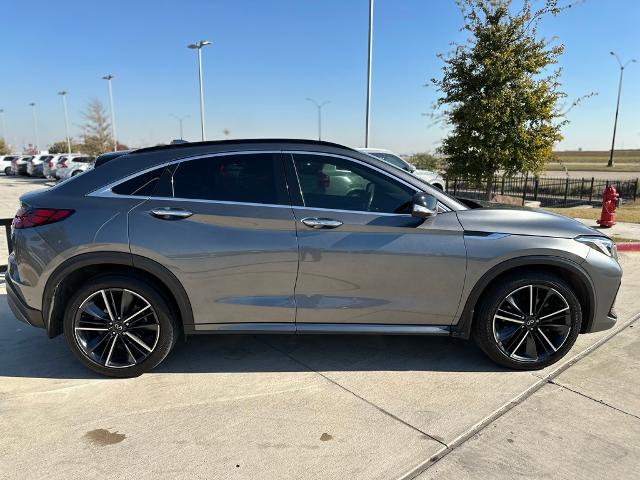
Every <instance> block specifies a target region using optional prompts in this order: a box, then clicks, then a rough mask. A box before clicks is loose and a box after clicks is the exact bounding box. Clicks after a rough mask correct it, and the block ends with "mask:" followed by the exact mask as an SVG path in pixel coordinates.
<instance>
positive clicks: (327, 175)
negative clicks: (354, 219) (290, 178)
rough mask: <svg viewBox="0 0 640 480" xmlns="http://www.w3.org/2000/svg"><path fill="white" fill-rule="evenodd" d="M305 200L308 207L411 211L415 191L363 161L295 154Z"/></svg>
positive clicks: (367, 210) (366, 210)
mask: <svg viewBox="0 0 640 480" xmlns="http://www.w3.org/2000/svg"><path fill="white" fill-rule="evenodd" d="M294 161H295V165H296V170H297V173H298V179H299V180H300V189H301V191H302V196H303V198H304V204H305V206H307V207H311V208H330V209H334V210H356V211H361V212H379V213H410V211H411V200H412V198H413V194H414V192H415V190H414V189H412V188H411V187H408V186H405V185H403V184H401V183H400V182H397V181H395V180H393V179H392V178H390V177H389V176H387V175H385V174H382V173H379V172H377V171H375V170H373V169H371V168H369V167H367V166H365V165H361V164H359V163H356V162H351V161H348V160H343V159H340V158H335V157H328V156H323V155H302V154H300V155H294Z"/></svg>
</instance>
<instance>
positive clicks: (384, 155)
mask: <svg viewBox="0 0 640 480" xmlns="http://www.w3.org/2000/svg"><path fill="white" fill-rule="evenodd" d="M358 151H360V152H362V153H366V154H368V155H371V156H373V157H376V158H377V159H379V160H382V161H383V162H387V163H389V164H391V165H393V166H394V167H398V168H401V169H402V170H406V171H407V172H409V173H411V174H412V175H414V176H416V177H418V178H420V179H421V180H424V181H425V182H429V183H430V184H431V185H433V186H434V187H436V188H439V189H440V190H444V187H445V181H444V178H443V177H442V175H440V174H439V173H438V172H432V171H430V170H418V169H417V168H416V167H415V166H414V165H411V164H410V163H409V162H407V161H406V160H403V159H402V158H401V157H400V156H399V155H397V154H395V153H393V152H392V151H391V150H385V149H384V148H358Z"/></svg>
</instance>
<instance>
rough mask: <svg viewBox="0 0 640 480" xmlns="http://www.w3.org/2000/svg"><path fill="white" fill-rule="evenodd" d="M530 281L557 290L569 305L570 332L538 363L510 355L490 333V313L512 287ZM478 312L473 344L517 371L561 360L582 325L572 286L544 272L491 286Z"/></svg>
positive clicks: (519, 286) (491, 325) (491, 320)
mask: <svg viewBox="0 0 640 480" xmlns="http://www.w3.org/2000/svg"><path fill="white" fill-rule="evenodd" d="M531 284H534V285H540V286H545V287H550V288H553V289H555V290H557V291H558V293H560V294H561V295H562V296H563V297H564V298H565V300H566V301H567V303H568V304H569V308H570V312H571V331H570V333H569V336H568V337H567V339H566V340H565V342H564V344H563V345H562V346H561V347H560V348H559V349H558V351H557V352H555V353H553V354H552V355H551V356H550V357H549V358H547V359H546V360H544V361H541V362H521V361H518V360H514V359H513V358H510V357H509V356H508V355H507V354H505V353H504V352H503V351H502V349H501V348H500V347H499V346H498V344H497V341H496V340H495V337H494V335H493V316H494V315H495V313H496V310H497V309H498V307H499V306H500V304H501V303H502V301H503V300H504V299H505V298H506V297H507V296H508V295H509V294H510V293H511V292H513V291H514V290H516V289H518V288H521V287H525V286H527V285H531ZM478 313H479V315H478V318H477V319H476V321H475V322H474V326H475V328H474V339H475V340H476V343H478V345H479V346H480V348H481V349H482V350H483V351H484V352H485V353H486V354H487V355H488V356H489V357H490V358H491V359H492V360H494V361H495V362H497V363H499V364H501V365H503V366H506V367H508V368H513V369H517V370H540V369H542V368H545V367H547V366H549V365H551V364H553V363H555V362H557V361H558V360H560V359H561V358H562V357H564V356H565V355H566V354H567V352H568V351H569V350H570V349H571V347H573V344H574V343H575V341H576V339H577V338H578V334H579V333H580V327H581V325H582V309H581V307H580V302H579V301H578V298H577V297H576V295H575V293H574V292H573V290H572V289H571V287H570V286H569V285H568V284H567V283H565V282H564V281H562V280H560V279H558V278H555V277H553V276H551V275H543V274H537V275H529V276H525V277H524V278H522V277H520V278H511V279H509V280H506V281H502V282H501V283H500V285H498V286H496V287H495V288H493V289H492V290H491V291H490V292H489V293H488V295H486V296H485V298H484V301H483V302H482V304H481V306H480V309H479V312H478Z"/></svg>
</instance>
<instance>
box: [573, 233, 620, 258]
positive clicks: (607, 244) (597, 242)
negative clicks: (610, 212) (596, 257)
mask: <svg viewBox="0 0 640 480" xmlns="http://www.w3.org/2000/svg"><path fill="white" fill-rule="evenodd" d="M576 241H577V242H580V243H584V244H585V245H588V246H589V247H591V248H593V249H595V250H597V251H599V252H600V253H604V254H605V255H607V256H608V257H613V258H618V250H617V249H616V244H615V243H614V242H613V240H611V239H610V238H608V237H600V236H588V235H585V236H582V237H576Z"/></svg>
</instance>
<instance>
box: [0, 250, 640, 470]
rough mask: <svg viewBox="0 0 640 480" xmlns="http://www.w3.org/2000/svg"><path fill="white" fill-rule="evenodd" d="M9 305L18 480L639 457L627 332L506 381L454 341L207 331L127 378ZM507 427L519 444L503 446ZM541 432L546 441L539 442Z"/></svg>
mask: <svg viewBox="0 0 640 480" xmlns="http://www.w3.org/2000/svg"><path fill="white" fill-rule="evenodd" d="M622 263H623V266H624V268H625V278H624V284H623V287H622V290H621V292H620V296H619V302H618V305H617V308H618V311H619V313H620V316H621V323H623V322H625V321H628V320H629V319H630V318H631V317H632V315H634V314H636V313H637V312H640V297H639V296H638V295H637V292H638V291H640V290H639V289H640V255H637V254H629V255H623V256H622ZM0 288H2V287H0ZM2 293H3V292H2V291H0V418H2V422H1V423H0V478H3V479H5V478H7V479H13V478H16V479H17V478H25V477H28V478H45V477H46V478H52V479H57V478H59V479H69V478H149V479H151V478H153V479H159V478H171V479H175V478H207V479H211V478H225V479H226V478H247V479H249V478H251V479H255V478H292V479H293V478H314V479H316V478H317V479H344V478H349V479H376V478H380V479H383V478H411V477H415V476H416V475H419V474H422V475H426V476H427V477H426V478H428V476H429V475H432V476H434V475H435V474H434V472H440V473H441V474H440V475H435V476H437V477H438V478H459V477H462V478H464V475H467V476H472V475H473V476H475V478H480V476H481V475H480V474H477V472H478V471H481V470H478V469H481V468H483V465H484V464H485V463H491V462H496V461H497V462H498V463H497V465H507V466H508V465H513V468H514V470H508V468H507V466H503V467H502V473H504V472H509V473H511V474H514V472H515V473H517V474H518V475H525V474H527V472H533V477H536V476H537V473H540V475H542V473H544V472H547V470H546V469H547V467H549V466H553V468H555V469H556V471H557V469H559V468H561V466H558V465H557V462H558V461H559V459H560V458H563V456H562V455H560V453H561V452H560V451H558V450H559V448H557V449H551V448H550V447H548V446H545V445H546V443H548V441H549V438H556V437H555V436H561V437H563V439H564V440H565V441H566V442H568V444H569V445H570V446H571V449H570V450H567V452H569V453H571V454H572V455H573V456H572V455H566V456H564V458H565V461H566V462H567V464H566V466H564V468H565V470H563V472H569V473H571V472H574V473H578V474H579V473H580V472H582V470H579V468H580V465H578V463H580V462H583V463H584V460H583V459H582V457H580V456H575V455H576V454H575V451H576V450H579V446H580V445H582V446H583V447H584V449H585V452H584V455H588V454H589V450H588V449H587V448H586V447H587V446H590V445H595V446H596V447H597V448H599V449H600V450H598V451H597V452H596V453H594V454H593V459H594V460H593V462H592V463H591V464H589V465H591V467H593V469H595V470H592V471H593V472H595V473H594V476H595V475H598V476H613V475H614V474H615V475H618V476H617V478H621V477H624V474H626V473H629V470H628V469H629V468H631V466H632V463H633V461H634V458H637V454H638V453H639V452H638V451H637V450H636V446H637V443H636V442H637V436H638V435H640V428H636V427H635V424H634V423H631V421H632V420H633V422H637V420H636V419H635V418H634V417H632V416H630V415H629V414H633V415H637V409H638V405H637V403H634V402H636V400H635V392H637V391H638V377H637V376H636V372H637V369H634V366H635V364H633V363H629V364H627V363H626V362H627V360H628V359H629V358H632V359H633V358H635V361H637V360H638V357H634V356H633V355H635V354H634V353H633V352H634V351H635V350H633V349H634V348H635V349H636V350H637V348H636V347H629V346H624V345H623V346H621V347H620V348H622V349H623V350H624V349H625V348H626V349H630V353H629V355H627V356H626V357H621V356H620V354H619V353H618V352H617V350H613V351H611V352H609V351H607V350H605V348H606V347H607V346H609V345H610V344H611V345H612V346H615V344H614V343H612V342H613V340H612V341H611V343H605V344H604V345H605V346H602V347H600V348H599V349H597V350H595V351H593V352H590V349H591V348H593V345H594V344H596V343H597V342H599V341H602V340H603V339H604V338H606V337H607V336H608V335H610V334H611V332H603V333H599V334H592V335H582V336H580V337H579V339H578V343H577V344H576V346H575V347H574V349H573V350H572V351H571V353H570V355H569V356H568V357H567V358H566V360H565V361H564V362H563V363H562V364H561V365H560V366H558V365H556V366H555V367H549V369H547V370H543V371H541V372H536V373H535V374H533V373H528V372H513V371H507V370H504V369H501V368H500V367H497V366H495V365H494V364H492V363H491V362H489V361H488V360H486V359H485V357H484V356H483V355H482V354H481V353H480V352H479V351H478V350H477V349H476V348H475V347H474V346H473V345H472V344H471V343H468V342H464V341H456V340H452V339H447V338H436V337H432V338H428V337H387V336H370V337H368V336H297V337H295V336H279V335H273V336H272V335H268V336H267V335H265V336H200V337H190V338H189V339H188V341H187V342H186V343H180V344H179V345H178V346H177V348H176V349H175V351H174V352H173V353H172V355H171V356H170V357H169V358H168V359H167V360H166V362H165V363H163V364H162V365H161V366H160V367H159V368H158V369H157V370H156V371H154V372H153V373H151V374H147V375H144V376H142V377H140V378H137V379H130V380H112V379H104V378H101V377H98V376H95V375H93V374H92V373H91V372H89V371H87V370H85V369H84V368H83V367H81V366H80V365H79V364H78V363H77V362H75V361H74V360H73V358H72V357H71V355H70V353H69V352H68V351H67V349H66V346H65V345H64V341H63V339H62V338H60V337H58V338H56V339H53V340H48V339H47V338H46V337H45V335H44V334H43V332H42V331H40V330H36V329H33V328H31V327H28V326H25V325H22V324H20V323H18V322H17V321H15V320H14V319H13V318H11V315H10V313H9V312H8V309H7V306H6V301H5V299H4V295H3V294H2ZM634 328H636V329H640V326H634ZM632 331H633V332H635V331H637V330H633V329H629V332H632ZM625 334H626V330H625ZM624 338H626V337H623V336H622V334H621V335H620V336H619V337H614V339H619V340H618V341H622V340H624ZM627 341H628V342H631V344H632V345H637V343H633V342H635V340H627ZM581 352H583V353H581ZM584 352H589V354H588V355H587V356H586V357H585V358H583V359H581V360H580V361H578V362H577V363H575V365H573V366H571V367H570V368H568V369H567V370H566V371H565V372H564V373H563V374H562V375H556V374H555V373H554V372H555V369H556V368H558V367H560V368H566V366H567V365H571V364H572V362H575V359H576V356H582V355H584ZM600 357H602V358H603V359H605V360H606V361H607V362H609V363H608V364H607V365H608V366H609V367H608V368H607V369H601V367H598V365H599V363H598V358H600ZM592 361H593V362H594V365H595V366H594V367H593V369H594V371H591V370H589V365H590V363H588V362H592ZM616 363H619V364H624V365H620V368H618V369H616ZM574 372H575V373H574ZM616 372H618V373H619V374H620V375H621V376H620V377H615V376H614V375H613V374H614V373H616ZM548 375H554V376H553V378H552V377H548V378H547V376H548ZM549 379H550V380H551V381H553V382H557V383H558V384H559V385H556V384H554V383H550V382H549V381H548V380H549ZM562 385H565V386H566V388H565V387H562ZM569 388H570V389H572V390H576V391H581V392H582V390H583V391H584V392H583V394H578V393H573V392H572V391H569V390H568V389H569ZM609 390H614V391H624V392H625V393H624V395H622V394H620V395H615V396H614V392H610V393H609V394H607V392H609ZM585 395H589V396H593V398H596V399H600V398H601V399H602V401H603V402H605V403H607V404H611V405H612V406H615V408H616V409H618V410H621V411H625V412H628V413H629V414H627V413H622V412H619V411H618V410H614V409H613V408H611V407H607V406H605V405H603V404H600V403H599V402H595V401H594V400H590V399H588V398H586V397H585ZM607 395H608V396H607ZM574 397H575V398H574ZM546 399H549V400H546ZM536 402H537V403H536ZM527 405H531V407H530V408H529V407H527ZM567 405H574V406H572V407H567ZM575 405H577V406H578V407H580V408H578V407H576V406H575ZM582 405H587V406H584V407H583V406H582ZM563 408H564V409H565V410H562V409H563ZM567 408H569V410H567ZM523 409H524V410H523ZM600 409H603V410H602V413H600ZM519 412H521V413H519ZM522 412H524V413H522ZM534 412H538V413H537V415H535V414H534ZM518 415H521V416H518ZM591 415H596V417H597V418H591ZM620 415H622V416H620ZM561 419H565V421H567V422H568V421H571V422H573V423H568V424H566V425H565V424H562V423H560V420H561ZM587 420H588V421H587ZM508 422H511V423H508ZM493 424H496V425H498V426H496V427H493V426H492V425H493ZM606 425H609V426H608V427H607V428H605V426H606ZM516 427H519V428H521V431H520V430H518V429H517V428H516ZM499 428H502V429H503V430H498V429H499ZM494 430H495V431H496V432H498V431H502V432H503V433H504V434H505V435H507V434H508V435H507V436H500V435H498V434H497V433H496V434H495V435H494V436H490V435H489V433H490V432H493V431H494ZM512 431H513V432H514V433H513V434H511V433H509V432H512ZM554 435H555V436H554ZM588 435H591V437H589V436H588ZM585 436H586V437H585ZM529 437H530V438H534V439H535V442H534V443H532V444H531V445H529V446H527V445H528V444H527V443H526V439H527V438H529ZM477 438H480V439H482V440H481V441H480V440H477ZM508 438H511V439H512V440H513V443H511V442H509V441H508V440H507V439H508ZM492 442H493V443H492ZM521 442H522V443H521ZM545 442H546V443H545ZM503 443H504V444H506V445H507V446H508V447H510V448H512V449H513V451H516V452H517V450H515V449H516V447H517V448H522V449H526V448H534V447H535V448H538V450H534V451H535V452H537V455H536V456H534V455H533V454H532V455H530V456H527V455H524V454H523V455H521V456H520V457H518V460H517V462H516V463H513V462H515V460H513V462H512V461H511V460H510V461H509V462H511V463H508V462H507V459H506V457H500V455H503V453H504V448H505V446H504V445H502V444H503ZM618 444H620V445H618ZM623 446H624V448H625V449H626V450H618V448H622V447H623ZM605 447H606V448H605ZM471 448H473V449H474V450H470V452H471V451H472V452H473V453H465V452H467V449H471ZM501 449H502V450H501ZM607 449H608V450H607ZM612 452H618V453H617V454H616V455H618V454H620V455H622V453H620V452H626V456H625V457H624V458H625V459H626V460H625V462H626V463H624V462H622V463H621V466H620V467H619V468H617V469H615V468H613V467H611V466H610V465H609V463H607V462H605V463H603V464H601V466H600V467H598V465H597V464H596V459H599V458H604V457H607V456H610V455H613V453H612ZM444 454H446V455H444ZM443 455H444V456H443ZM634 455H635V456H634ZM440 457H442V459H441V460H439V461H437V462H435V463H434V459H437V458H440ZM498 457H499V458H498ZM496 458H497V460H496ZM574 458H575V462H577V463H576V464H575V465H574V463H573V462H574ZM607 458H608V457H607ZM613 458H617V457H615V456H614V457H613ZM473 459H475V462H476V463H473V462H472V460H473ZM505 462H507V463H505ZM591 467H590V468H591ZM549 468H551V467H549ZM572 468H575V469H574V470H571V469H572ZM474 469H476V470H474ZM576 469H577V470H576ZM474 472H476V473H474ZM518 472H519V473H518ZM489 473H490V474H492V475H493V474H494V473H496V472H494V471H493V470H491V471H488V473H487V475H488V474H489ZM498 473H500V472H498ZM569 473H567V475H568V474H569ZM504 475H505V478H506V475H507V473H504ZM514 475H515V474H514ZM498 476H499V475H498ZM516 476H517V475H516Z"/></svg>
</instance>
